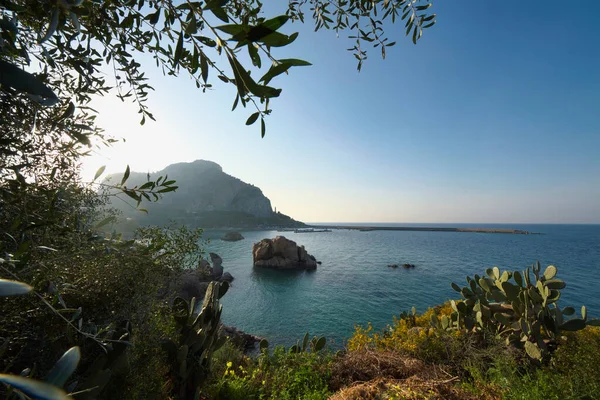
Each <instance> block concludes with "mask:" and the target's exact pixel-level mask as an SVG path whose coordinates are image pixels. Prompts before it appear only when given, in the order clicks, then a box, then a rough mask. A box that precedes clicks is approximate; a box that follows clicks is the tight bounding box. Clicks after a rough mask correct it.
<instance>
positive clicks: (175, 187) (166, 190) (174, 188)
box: [156, 186, 178, 193]
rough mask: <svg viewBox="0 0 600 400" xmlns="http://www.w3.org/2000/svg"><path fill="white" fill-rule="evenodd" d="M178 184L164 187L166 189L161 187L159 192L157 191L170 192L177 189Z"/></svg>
mask: <svg viewBox="0 0 600 400" xmlns="http://www.w3.org/2000/svg"><path fill="white" fill-rule="evenodd" d="M177 188H178V186H169V187H168V188H164V189H160V190H159V191H158V192H156V193H168V192H174V191H175V190H177Z"/></svg>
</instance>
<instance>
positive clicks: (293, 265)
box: [252, 236, 317, 270]
mask: <svg viewBox="0 0 600 400" xmlns="http://www.w3.org/2000/svg"><path fill="white" fill-rule="evenodd" d="M252 259H253V262H254V266H255V267H268V268H276V269H308V270H313V269H316V268H317V260H316V259H315V257H313V256H312V255H310V254H308V252H307V251H306V249H305V248H304V246H298V245H297V244H296V242H294V241H293V240H289V239H286V238H285V237H284V236H277V237H275V239H263V240H261V241H260V242H258V243H254V246H252Z"/></svg>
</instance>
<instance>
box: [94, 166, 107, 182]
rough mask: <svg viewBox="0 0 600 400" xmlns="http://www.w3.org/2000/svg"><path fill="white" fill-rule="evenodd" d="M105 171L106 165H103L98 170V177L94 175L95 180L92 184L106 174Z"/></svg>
mask: <svg viewBox="0 0 600 400" xmlns="http://www.w3.org/2000/svg"><path fill="white" fill-rule="evenodd" d="M105 169H106V165H103V166H101V167H100V168H98V171H96V175H94V179H92V182H94V181H95V180H96V179H98V178H99V177H100V175H102V174H103V173H104V170H105Z"/></svg>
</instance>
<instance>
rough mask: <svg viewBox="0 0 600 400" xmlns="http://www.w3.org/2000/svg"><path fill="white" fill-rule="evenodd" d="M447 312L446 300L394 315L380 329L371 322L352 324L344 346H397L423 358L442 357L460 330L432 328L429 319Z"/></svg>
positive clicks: (449, 349) (458, 336)
mask: <svg viewBox="0 0 600 400" xmlns="http://www.w3.org/2000/svg"><path fill="white" fill-rule="evenodd" d="M451 313H452V308H451V306H450V303H444V304H443V305H441V306H438V307H433V308H429V309H428V310H427V311H425V312H424V313H423V314H420V315H419V314H413V315H408V317H404V318H399V317H396V316H394V320H393V323H392V325H391V326H388V327H386V328H385V329H383V330H382V331H375V330H374V329H373V326H372V324H371V323H368V324H367V326H366V327H363V326H361V325H356V326H355V327H354V334H353V335H352V337H351V338H350V339H349V340H348V350H349V351H358V350H365V349H367V348H373V349H379V350H398V351H401V352H404V353H406V354H408V355H410V356H412V357H417V358H420V359H422V360H425V361H432V362H437V361H443V360H444V359H446V358H448V357H451V355H452V353H453V348H452V347H456V346H455V345H456V343H455V342H453V339H460V338H461V337H462V333H461V332H460V331H454V332H445V331H442V330H439V329H434V328H432V327H431V319H432V317H435V318H439V317H441V316H442V315H450V314H451Z"/></svg>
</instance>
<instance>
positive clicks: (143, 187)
mask: <svg viewBox="0 0 600 400" xmlns="http://www.w3.org/2000/svg"><path fill="white" fill-rule="evenodd" d="M154 186H155V184H154V182H146V183H144V184H143V185H142V186H140V187H139V188H138V190H146V189H149V188H154Z"/></svg>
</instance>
